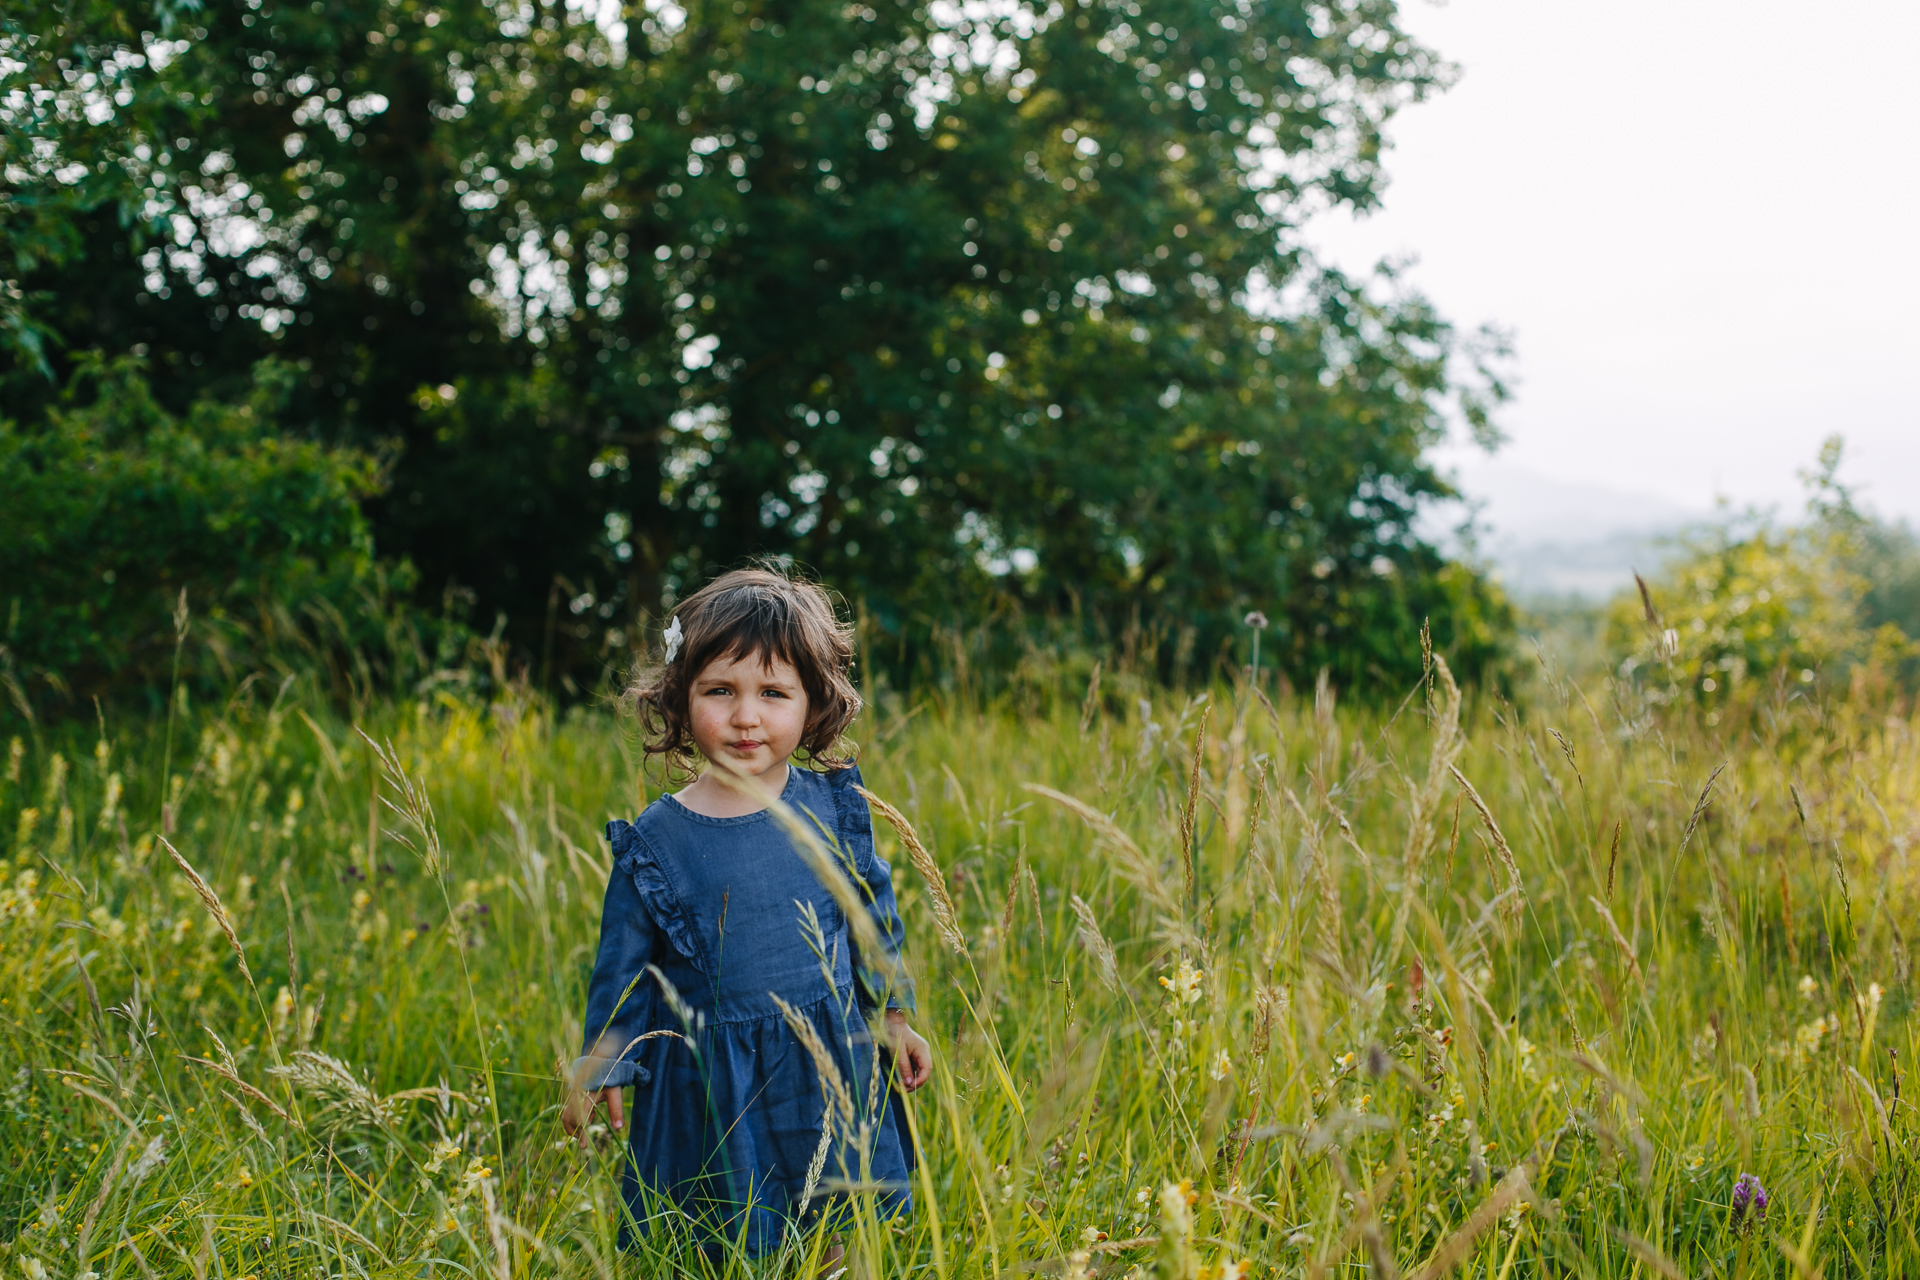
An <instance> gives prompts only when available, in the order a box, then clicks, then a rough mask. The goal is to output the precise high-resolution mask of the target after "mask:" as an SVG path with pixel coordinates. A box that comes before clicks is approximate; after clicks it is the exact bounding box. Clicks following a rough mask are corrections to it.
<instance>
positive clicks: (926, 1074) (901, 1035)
mask: <svg viewBox="0 0 1920 1280" xmlns="http://www.w3.org/2000/svg"><path fill="white" fill-rule="evenodd" d="M887 1041H888V1044H889V1046H890V1047H891V1048H892V1049H893V1063H894V1068H895V1069H896V1070H897V1071H898V1072H899V1074H900V1087H901V1088H902V1089H905V1090H906V1091H907V1092H908V1093H912V1092H913V1091H914V1090H915V1089H918V1088H919V1087H920V1086H921V1085H923V1084H925V1083H926V1082H927V1081H928V1079H930V1078H931V1077H932V1075H933V1049H932V1047H931V1046H929V1045H928V1044H927V1041H926V1038H925V1037H924V1036H922V1035H920V1034H919V1033H918V1032H917V1031H915V1030H914V1029H913V1028H912V1027H910V1026H908V1025H907V1015H906V1012H905V1011H904V1010H901V1009H889V1010H887Z"/></svg>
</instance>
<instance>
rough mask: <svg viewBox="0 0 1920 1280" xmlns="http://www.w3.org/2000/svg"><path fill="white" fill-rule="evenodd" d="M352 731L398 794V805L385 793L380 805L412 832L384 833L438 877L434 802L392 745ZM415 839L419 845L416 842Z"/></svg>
mask: <svg viewBox="0 0 1920 1280" xmlns="http://www.w3.org/2000/svg"><path fill="white" fill-rule="evenodd" d="M354 732H355V733H358V734H359V735H360V738H361V741H363V742H365V743H366V744H367V746H368V747H369V748H371V749H372V751H373V753H374V755H375V756H376V757H377V758H378V759H379V761H380V771H381V773H382V774H383V775H385V779H386V784H387V787H388V788H389V789H390V790H392V791H396V792H398V793H399V795H400V803H399V804H395V803H394V802H393V801H391V800H389V799H387V797H386V796H385V795H384V794H383V795H381V797H380V803H381V804H383V805H385V806H386V807H387V809H388V810H389V811H390V812H392V813H393V814H394V815H395V816H396V817H398V818H399V819H400V820H401V821H402V822H403V823H405V824H406V825H407V826H408V827H410V828H412V830H413V835H411V836H409V835H408V834H407V833H406V832H404V831H389V832H387V833H386V834H387V835H389V836H391V837H393V838H394V839H395V840H398V841H399V842H400V843H401V844H404V845H406V846H407V848H409V849H412V850H413V851H414V852H415V853H417V854H419V855H420V860H421V862H423V863H424V864H426V868H427V874H428V875H430V876H437V875H439V874H440V872H441V869H442V868H443V867H444V866H445V865H446V857H445V854H444V853H443V851H442V850H441V848H440V828H439V825H438V823H437V822H435V820H434V816H433V800H432V798H431V797H429V796H428V795H427V789H426V788H425V787H424V786H422V785H420V784H418V783H416V782H415V781H414V780H413V777H412V775H410V774H409V773H408V772H407V770H406V766H405V765H403V764H401V763H400V753H399V752H397V751H395V750H394V749H393V743H392V742H388V743H386V744H384V745H382V744H381V743H378V742H375V741H374V740H373V739H372V738H370V737H368V736H367V734H366V732H365V731H364V730H362V729H358V728H356V729H355V730H354ZM369 821H371V819H370V820H369ZM372 836H373V833H372V832H371V831H369V832H368V839H369V840H371V839H372ZM416 840H417V841H418V843H415V841H416ZM367 860H368V862H369V863H371V862H372V861H373V846H372V845H371V844H369V845H368V847H367Z"/></svg>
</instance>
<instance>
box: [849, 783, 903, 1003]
mask: <svg viewBox="0 0 1920 1280" xmlns="http://www.w3.org/2000/svg"><path fill="white" fill-rule="evenodd" d="M854 800H855V802H856V803H857V804H858V805H859V810H858V819H857V826H856V827H855V829H854V830H853V831H850V832H847V833H846V835H847V839H848V843H849V845H851V846H852V847H851V848H850V849H849V852H850V853H852V854H853V864H854V867H855V868H856V870H858V872H859V874H860V879H861V881H862V884H861V886H860V890H861V896H862V897H864V898H865V899H866V900H867V914H868V915H869V916H871V917H873V924H874V928H875V929H876V930H878V932H879V934H880V945H881V948H882V950H883V951H884V952H885V954H884V955H881V956H863V955H861V954H860V944H859V943H858V942H857V941H854V940H853V939H851V938H850V939H849V940H848V944H849V946H850V948H851V950H852V956H851V958H852V960H853V973H854V981H855V986H856V987H858V989H859V995H860V1002H861V1003H862V1004H863V1005H864V1006H866V1007H867V1008H869V1009H873V1008H878V1007H880V1006H882V1005H884V1006H885V1007H886V1008H887V1009H888V1011H890V1012H893V1011H900V1012H906V1013H911V1012H912V1011H913V1007H914V1002H913V979H912V978H910V977H908V976H907V970H906V966H905V965H903V964H901V963H900V944H901V943H903V942H904V941H906V937H907V926H906V923H905V922H904V921H902V920H901V919H900V904H899V902H898V901H897V900H896V899H895V898H894V894H893V870H892V868H890V867H889V866H887V860H886V859H885V858H883V857H881V856H880V855H879V853H878V852H877V851H876V850H875V849H874V847H873V819H872V818H871V817H870V816H869V815H868V812H867V804H866V801H864V800H861V799H860V798H859V797H858V796H855V797H854ZM863 845H864V847H862V846H863Z"/></svg>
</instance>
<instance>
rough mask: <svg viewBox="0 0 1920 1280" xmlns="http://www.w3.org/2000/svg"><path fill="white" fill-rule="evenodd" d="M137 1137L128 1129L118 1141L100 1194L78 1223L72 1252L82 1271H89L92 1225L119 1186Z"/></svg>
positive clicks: (136, 1134)
mask: <svg viewBox="0 0 1920 1280" xmlns="http://www.w3.org/2000/svg"><path fill="white" fill-rule="evenodd" d="M138 1136H139V1135H138V1133H137V1131H135V1130H133V1129H129V1130H127V1136H126V1137H125V1138H122V1139H121V1140H120V1149H119V1150H118V1151H116V1152H114V1153H113V1163H112V1164H110V1165H108V1166H107V1176H106V1177H104V1178H102V1179H100V1193H99V1194H98V1195H96V1196H94V1198H93V1203H92V1204H90V1205H88V1206H87V1216H86V1217H85V1218H84V1219H82V1220H81V1222H80V1235H79V1237H78V1239H77V1240H76V1242H75V1244H74V1249H73V1251H74V1255H75V1258H76V1260H77V1261H78V1262H79V1263H80V1268H81V1270H83V1271H85V1270H89V1268H88V1267H87V1246H88V1245H89V1244H91V1243H92V1241H93V1225H94V1223H96V1222H98V1221H99V1220H100V1211H101V1210H102V1209H104V1208H106V1207H107V1198H108V1197H109V1196H111V1195H112V1194H113V1189H114V1187H115V1186H117V1185H118V1184H119V1181H120V1171H121V1170H122V1169H124V1168H125V1167H126V1164H127V1152H128V1151H129V1150H130V1149H131V1148H132V1147H133V1142H134V1139H135V1138H136V1137H138Z"/></svg>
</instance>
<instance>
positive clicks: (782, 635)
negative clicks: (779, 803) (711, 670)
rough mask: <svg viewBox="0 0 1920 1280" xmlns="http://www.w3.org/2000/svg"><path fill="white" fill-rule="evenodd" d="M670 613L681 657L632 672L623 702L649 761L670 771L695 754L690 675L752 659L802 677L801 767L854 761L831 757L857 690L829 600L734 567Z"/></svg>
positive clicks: (847, 644)
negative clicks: (663, 760)
mask: <svg viewBox="0 0 1920 1280" xmlns="http://www.w3.org/2000/svg"><path fill="white" fill-rule="evenodd" d="M673 616H674V617H675V618H676V619H678V620H679V623H680V627H681V641H680V649H679V652H677V653H676V654H675V655H674V656H673V659H672V660H671V661H668V662H663V663H661V664H660V665H659V666H657V667H646V668H641V669H640V670H638V671H637V672H636V673H635V677H634V680H633V683H632V684H631V685H629V686H628V688H627V692H626V697H625V698H624V702H625V703H626V705H627V706H628V708H629V709H631V710H632V711H633V713H634V714H635V716H636V717H637V718H638V719H639V721H640V727H641V732H642V734H643V737H644V741H643V744H642V745H643V749H644V750H645V751H646V754H647V755H648V756H649V757H651V756H665V757H667V760H668V762H669V763H670V764H671V765H672V766H673V767H674V768H675V769H676V770H680V769H686V768H688V767H689V766H690V765H691V764H692V762H693V761H694V759H695V758H696V757H697V754H698V753H697V750H696V748H695V746H694V742H693V726H692V720H693V716H692V708H691V701H690V700H691V695H692V684H693V681H694V678H695V677H696V676H698V675H699V674H700V672H701V671H703V670H705V669H706V666H707V664H708V663H710V662H712V661H714V660H715V659H727V658H744V657H749V656H751V655H753V654H759V655H760V659H761V661H762V662H763V663H766V664H769V665H771V664H772V662H773V661H774V660H775V659H778V660H780V661H782V662H786V663H790V664H792V666H793V669H794V670H795V671H796V672H798V673H799V675H800V683H801V686H802V687H803V688H805V689H806V691H807V724H806V729H805V730H804V731H803V732H802V733H801V735H800V750H801V751H803V752H805V753H806V755H807V759H808V762H809V763H810V764H813V765H816V766H821V767H824V768H828V769H844V768H846V767H847V766H848V765H850V764H852V763H853V761H852V759H851V758H850V757H847V756H845V755H843V754H841V753H840V752H838V751H837V748H838V747H839V745H840V737H841V735H842V734H844V733H845V732H846V729H847V726H848V725H850V724H852V723H853V718H854V717H855V716H857V715H859V714H860V706H861V703H860V694H859V693H858V692H857V691H856V690H855V689H854V687H853V680H852V678H851V677H850V675H849V672H850V671H851V669H852V667H853V628H852V627H850V626H848V625H846V624H845V623H843V622H841V621H840V620H839V618H838V617H836V616H835V614H834V609H833V601H832V599H831V598H830V597H829V596H828V595H827V593H826V591H825V590H824V589H822V588H821V587H820V586H819V585H818V584H817V583H813V582H807V581H804V580H798V579H794V578H790V577H788V576H786V574H785V573H783V572H780V571H779V570H778V569H775V568H756V569H735V570H734V571H733V572H731V573H725V574H722V575H721V576H719V577H718V578H715V579H714V580H713V581H712V582H709V583H708V584H707V585H706V586H704V587H702V588H700V589H699V590H698V591H696V592H694V593H693V594H692V595H691V596H688V597H687V598H686V599H685V600H683V601H681V602H680V605H679V607H678V608H676V609H675V610H674V612H673Z"/></svg>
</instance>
